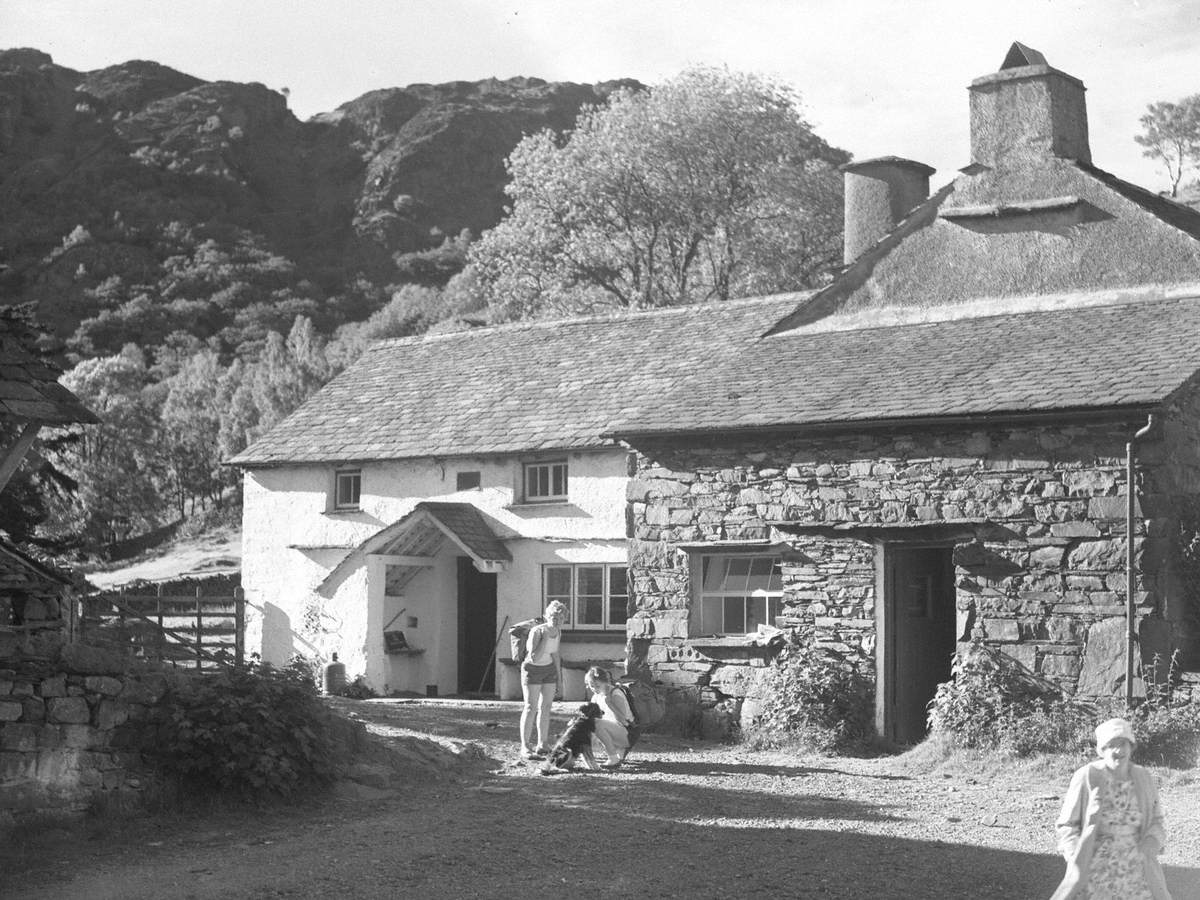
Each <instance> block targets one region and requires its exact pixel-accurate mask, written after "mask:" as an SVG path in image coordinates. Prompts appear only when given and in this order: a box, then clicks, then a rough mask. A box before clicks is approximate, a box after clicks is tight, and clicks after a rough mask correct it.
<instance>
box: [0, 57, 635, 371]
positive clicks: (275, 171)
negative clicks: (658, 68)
mask: <svg viewBox="0 0 1200 900" xmlns="http://www.w3.org/2000/svg"><path fill="white" fill-rule="evenodd" d="M621 86H631V87H636V83H634V82H608V83H604V84H599V85H594V86H593V85H580V84H554V83H547V82H544V81H541V80H538V79H533V78H515V79H510V80H508V81H496V80H489V81H482V82H476V83H468V82H453V83H450V84H440V85H430V84H417V85H410V86H409V87H405V88H387V89H383V90H377V91H372V92H370V93H368V94H365V95H364V96H362V97H359V98H357V99H355V100H351V101H350V102H348V103H345V104H343V105H342V106H340V107H339V108H338V109H336V110H334V111H332V112H329V113H324V114H321V115H317V116H315V117H313V118H312V119H310V120H308V121H306V122H302V121H300V120H298V119H297V118H296V117H295V116H294V115H293V114H292V113H291V111H290V110H289V109H288V105H287V98H286V97H285V96H284V95H283V94H281V93H280V92H277V91H273V90H270V89H268V88H266V87H264V86H263V85H261V84H239V83H234V82H227V81H217V82H204V81H201V80H200V79H197V78H194V77H192V76H190V75H187V74H185V73H182V72H177V71H175V70H173V69H170V68H168V67H166V66H162V65H160V64H158V63H155V62H150V61H141V60H135V61H130V62H126V63H122V64H119V65H114V66H110V67H108V68H105V69H101V70H98V71H94V72H77V71H74V70H72V69H69V68H66V67H64V66H60V65H57V64H55V63H54V61H53V60H52V59H51V57H50V56H48V55H47V54H45V53H42V52H40V51H38V50H31V49H20V50H4V51H0V203H2V204H3V209H4V215H3V217H0V264H3V266H4V267H5V268H0V302H2V303H20V302H26V301H33V302H34V303H36V304H37V307H38V312H39V316H40V317H41V319H42V320H43V321H44V322H45V324H47V325H48V326H50V327H51V328H52V329H53V330H54V331H55V333H56V334H57V335H58V336H59V337H62V338H69V337H71V336H72V335H73V334H76V332H77V329H78V328H79V325H80V323H81V322H85V323H87V324H86V325H85V328H84V329H83V330H82V331H81V332H79V333H78V334H77V335H76V338H77V340H76V345H77V347H79V348H80V349H82V350H83V351H84V352H85V353H87V352H112V351H114V350H116V349H119V348H120V346H121V345H122V343H124V341H125V340H128V339H130V338H132V337H135V336H136V337H137V338H138V340H139V342H142V343H144V345H149V344H153V343H157V342H159V341H161V340H162V339H164V338H165V337H166V336H167V335H168V334H170V333H171V332H172V331H173V330H176V329H178V328H179V327H180V323H181V322H188V323H190V324H189V327H187V329H186V330H188V331H189V332H191V333H192V334H193V335H195V336H196V337H198V338H200V339H201V340H206V339H209V338H216V339H218V340H220V341H221V342H223V343H224V345H225V346H226V347H233V346H237V345H238V344H239V343H240V342H242V341H244V340H247V339H253V338H255V337H258V336H261V335H262V334H263V333H265V332H266V331H267V330H271V329H282V330H284V331H286V329H287V327H288V325H289V324H290V322H291V319H292V318H294V316H295V315H296V314H297V313H305V314H308V315H310V316H311V317H313V318H314V320H315V321H316V323H317V325H318V327H320V328H323V329H332V328H333V327H335V326H336V325H338V324H340V323H341V322H344V321H351V320H355V319H361V318H363V317H365V315H366V314H368V313H369V312H370V311H372V309H373V308H374V307H377V306H378V304H379V303H380V298H381V297H382V296H384V289H385V288H386V287H387V286H390V285H395V284H399V283H405V282H411V281H423V282H425V283H435V284H436V283H439V282H441V281H444V280H445V279H446V278H447V277H449V275H450V274H453V268H454V260H453V258H451V259H450V261H449V264H447V263H446V261H445V260H442V261H441V262H440V264H429V262H428V257H429V252H430V251H433V250H435V249H436V248H437V247H439V245H441V244H442V243H443V241H444V240H445V239H446V238H447V237H454V236H457V235H458V234H459V233H460V232H461V231H463V230H464V229H469V230H470V231H471V232H473V233H475V234H478V233H479V232H480V231H482V230H484V229H486V228H488V227H490V226H492V225H494V224H495V223H496V222H497V221H498V220H499V218H500V215H501V212H502V208H503V203H504V195H503V187H504V184H505V180H506V175H505V170H504V159H505V157H506V156H507V154H508V153H509V151H510V150H511V149H512V148H513V147H514V146H515V145H516V143H517V142H518V141H519V140H520V138H521V137H522V135H524V134H526V133H530V132H533V131H537V130H540V129H542V128H552V129H555V130H563V129H569V128H570V127H571V125H572V123H573V122H574V119H575V117H576V115H577V114H578V112H579V109H580V107H581V106H583V105H585V104H594V103H599V102H602V101H603V100H604V98H605V97H607V96H608V95H609V94H610V93H611V92H612V91H613V90H615V89H617V88H619V87H621Z"/></svg>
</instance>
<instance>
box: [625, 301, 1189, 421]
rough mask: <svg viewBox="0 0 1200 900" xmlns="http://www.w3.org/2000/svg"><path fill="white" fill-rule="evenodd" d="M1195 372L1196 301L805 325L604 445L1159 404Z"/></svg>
mask: <svg viewBox="0 0 1200 900" xmlns="http://www.w3.org/2000/svg"><path fill="white" fill-rule="evenodd" d="M1198 368H1200V297H1197V296H1189V297H1185V298H1176V299H1169V300H1155V301H1138V302H1133V303H1118V304H1108V305H1095V306H1078V307H1072V308H1068V309H1049V310H1036V311H1029V310H1026V311H1021V312H1013V313H1007V314H998V315H989V316H980V317H973V318H963V319H950V320H944V321H935V322H921V323H916V324H902V325H892V326H887V327H862V328H857V329H852V330H846V331H828V330H822V331H813V332H806V331H805V330H804V329H803V328H800V329H796V330H793V331H786V332H779V333H776V334H773V335H770V336H768V337H765V338H763V339H762V340H760V341H757V342H755V343H753V345H752V346H750V347H748V348H747V349H746V350H745V351H744V352H742V353H740V354H738V355H736V356H731V357H728V358H725V359H723V360H722V361H721V362H720V364H718V365H714V366H710V367H705V368H697V369H696V370H695V371H694V372H693V374H692V377H691V378H689V379H687V380H686V381H684V382H683V383H682V384H681V385H680V386H679V387H678V388H677V389H676V391H675V393H674V394H673V395H672V396H668V397H665V398H664V399H663V401H662V402H660V403H658V404H656V405H655V406H654V407H653V408H650V409H647V410H645V411H643V412H639V413H635V414H633V415H629V416H626V417H625V418H624V419H622V420H621V421H620V422H618V423H616V424H615V425H614V426H613V427H612V428H611V429H610V430H609V432H608V434H609V435H611V436H620V437H632V436H635V435H652V434H678V433H685V432H707V431H715V430H730V429H735V430H736V429H760V428H786V427H796V426H799V427H803V426H806V425H807V426H817V425H831V424H839V423H868V422H871V421H878V420H883V421H893V420H904V419H928V418H933V417H954V416H970V415H1003V414H1022V413H1025V414H1027V413H1037V412H1052V411H1056V410H1059V411H1067V410H1100V409H1113V408H1122V407H1139V406H1152V405H1156V404H1159V403H1161V402H1162V401H1163V400H1165V399H1166V398H1167V397H1168V396H1169V395H1170V394H1171V393H1172V392H1173V391H1175V390H1176V389H1178V388H1179V387H1181V386H1182V385H1183V384H1184V382H1186V381H1187V380H1188V379H1189V378H1191V377H1192V376H1193V375H1194V374H1195V373H1196V371H1197V369H1198ZM764 373H769V376H768V377H764Z"/></svg>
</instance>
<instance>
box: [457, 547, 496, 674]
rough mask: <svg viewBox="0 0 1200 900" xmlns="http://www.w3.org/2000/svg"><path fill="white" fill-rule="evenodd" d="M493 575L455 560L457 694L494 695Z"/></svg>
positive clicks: (462, 558) (466, 560)
mask: <svg viewBox="0 0 1200 900" xmlns="http://www.w3.org/2000/svg"><path fill="white" fill-rule="evenodd" d="M495 629H496V575H495V573H494V572H480V571H479V570H478V569H476V568H475V566H474V564H473V563H472V562H471V560H470V558H469V557H466V556H460V557H459V558H458V693H459V694H487V695H492V694H495V693H496V670H495V666H493V665H492V662H493V661H494V660H493V657H492V651H493V650H494V649H495V646H496V635H495Z"/></svg>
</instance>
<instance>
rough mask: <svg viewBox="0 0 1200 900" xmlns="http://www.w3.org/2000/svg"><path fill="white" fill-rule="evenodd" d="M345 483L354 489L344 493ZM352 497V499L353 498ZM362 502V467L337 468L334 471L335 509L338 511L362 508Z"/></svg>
mask: <svg viewBox="0 0 1200 900" xmlns="http://www.w3.org/2000/svg"><path fill="white" fill-rule="evenodd" d="M343 484H349V485H352V486H353V487H352V489H351V490H349V491H348V492H346V493H343V490H342V486H343ZM351 497H352V499H351ZM361 503H362V469H337V470H336V471H334V473H333V504H332V506H333V509H334V510H336V511H339V512H340V511H344V510H352V509H360V508H361Z"/></svg>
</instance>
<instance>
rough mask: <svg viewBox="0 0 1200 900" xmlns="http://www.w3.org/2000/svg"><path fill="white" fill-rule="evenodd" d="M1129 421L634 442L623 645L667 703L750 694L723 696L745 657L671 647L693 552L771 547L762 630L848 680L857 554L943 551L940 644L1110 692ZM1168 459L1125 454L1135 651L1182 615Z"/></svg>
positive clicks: (866, 606)
mask: <svg viewBox="0 0 1200 900" xmlns="http://www.w3.org/2000/svg"><path fill="white" fill-rule="evenodd" d="M1177 412H1178V411H1177ZM1187 423H1192V424H1194V418H1193V419H1185V425H1187ZM1143 424H1145V420H1144V419H1142V420H1140V421H1128V422H1118V423H1097V424H1061V425H1051V426H1036V427H1032V426H1031V427H996V428H988V429H951V428H947V429H939V430H920V431H918V430H913V431H907V432H887V433H858V434H846V435H830V436H819V437H796V436H781V435H776V436H766V437H761V436H760V437H755V438H753V439H749V438H747V439H743V440H740V441H735V440H713V441H710V442H705V443H701V442H694V443H689V444H687V445H686V446H683V445H681V444H679V443H674V442H667V441H656V442H655V441H647V442H639V443H638V445H637V447H636V449H637V450H638V451H639V460H638V468H637V473H636V476H635V477H634V478H633V479H632V481H631V482H630V485H629V493H628V500H629V516H630V574H631V578H632V586H633V592H634V594H635V598H636V606H637V612H636V614H635V615H634V616H633V617H632V618H631V620H630V622H629V625H628V631H629V635H630V637H631V638H633V639H650V640H651V644H650V647H649V650H648V652H647V661H648V663H649V664H650V665H651V666H652V667H653V669H654V671H655V675H656V677H657V678H658V679H659V680H661V681H663V682H665V683H667V684H670V685H673V686H675V688H676V691H677V695H679V696H678V697H677V699H680V698H681V699H687V700H692V701H698V702H700V703H701V705H702V706H711V705H712V704H714V703H716V702H718V701H720V699H721V698H722V696H724V695H729V694H731V693H732V694H734V695H735V696H750V697H753V690H747V691H745V692H742V691H741V690H740V689H737V688H736V687H735V688H734V689H733V690H731V689H730V685H734V686H736V685H739V684H754V683H756V681H755V679H750V678H744V677H741V676H736V675H732V674H728V673H726V672H724V671H723V669H726V668H728V667H729V666H731V665H747V666H748V665H749V660H744V661H737V660H730V659H718V658H715V657H714V656H713V654H712V653H711V652H708V651H705V650H704V649H703V648H699V649H698V648H697V642H690V641H689V640H688V622H689V612H690V608H691V604H692V596H691V573H690V570H689V568H690V566H691V565H692V562H693V560H694V559H695V558H696V554H697V553H699V552H701V551H703V550H704V549H705V548H706V545H709V544H711V545H712V546H713V550H714V552H717V551H719V552H728V551H729V550H730V549H731V548H737V547H739V546H743V545H740V544H739V542H753V541H770V542H772V543H775V542H778V543H779V544H780V545H782V546H783V547H784V548H785V549H784V552H783V560H782V561H783V566H782V571H783V584H784V605H785V615H784V617H783V622H782V624H785V625H789V626H808V627H811V628H812V629H813V630H814V633H815V639H816V640H817V641H819V642H821V643H824V644H826V645H829V646H832V647H835V648H837V649H839V650H841V651H842V652H850V653H854V654H859V655H860V656H861V657H862V660H863V663H864V664H868V660H869V659H870V658H872V657H873V655H874V641H875V614H876V609H875V607H876V603H877V602H878V601H879V598H878V597H877V596H876V583H875V552H876V550H875V542H876V541H878V540H886V539H888V538H889V537H890V538H891V539H896V538H897V536H898V535H903V536H906V537H909V538H910V539H920V538H921V537H922V536H923V535H924V536H930V535H934V534H935V533H936V534H940V535H953V537H952V541H953V543H954V563H955V574H956V601H957V612H958V629H959V633H958V639H959V640H960V641H967V640H972V639H973V640H979V641H983V642H985V643H987V644H990V645H994V646H997V647H999V648H1001V649H1002V650H1004V651H1005V652H1006V653H1008V654H1009V655H1011V656H1013V657H1014V658H1016V659H1018V660H1019V661H1020V662H1022V663H1023V664H1025V665H1026V666H1027V667H1029V668H1030V669H1031V670H1033V671H1035V672H1038V673H1040V674H1042V675H1044V676H1046V677H1048V678H1051V679H1053V680H1054V681H1056V682H1058V683H1059V684H1060V685H1062V686H1063V687H1064V688H1066V689H1067V690H1068V691H1075V690H1077V689H1078V690H1079V691H1081V692H1085V693H1089V694H1104V693H1111V692H1112V690H1113V688H1114V679H1116V678H1118V677H1121V676H1123V672H1124V669H1123V662H1122V660H1123V653H1124V644H1123V635H1124V613H1125V578H1126V575H1125V554H1126V539H1127V535H1126V533H1125V530H1126V524H1125V516H1126V496H1125V487H1126V486H1125V470H1124V457H1125V442H1126V441H1127V440H1128V439H1129V437H1130V435H1132V434H1133V432H1134V431H1136V430H1137V429H1138V428H1139V427H1140V426H1141V425H1143ZM1180 427H1182V428H1183V430H1185V431H1187V430H1188V429H1187V427H1184V426H1177V428H1176V430H1179V428H1180ZM1189 433H1190V432H1189ZM1197 437H1198V438H1200V435H1198V436H1197ZM1198 445H1200V441H1198ZM1194 452H1195V451H1193V454H1194ZM1177 456H1178V454H1175V453H1173V451H1172V450H1171V442H1170V441H1163V440H1162V439H1161V437H1160V438H1159V439H1158V440H1154V441H1149V442H1147V443H1146V444H1145V445H1144V446H1143V447H1142V448H1141V449H1140V450H1139V463H1140V466H1139V478H1140V481H1141V484H1140V485H1139V502H1138V508H1137V515H1136V518H1135V529H1134V532H1135V533H1134V535H1133V540H1134V550H1135V554H1136V560H1137V565H1138V568H1139V570H1140V574H1139V576H1138V578H1137V584H1136V592H1137V593H1136V604H1137V612H1138V616H1139V619H1140V622H1141V627H1142V628H1143V632H1144V635H1146V636H1147V637H1148V641H1147V643H1148V644H1154V642H1155V641H1157V644H1156V645H1155V646H1154V648H1153V649H1165V650H1169V649H1170V642H1171V640H1173V638H1172V634H1174V632H1171V631H1170V629H1167V630H1166V631H1165V632H1164V630H1163V629H1162V628H1160V627H1158V625H1159V624H1161V622H1162V621H1163V620H1162V613H1163V611H1164V609H1165V608H1166V607H1167V606H1168V605H1172V604H1173V605H1175V606H1179V605H1181V604H1182V605H1189V604H1190V605H1192V606H1194V603H1193V601H1191V599H1190V598H1185V597H1181V596H1180V591H1181V587H1180V579H1179V577H1178V573H1177V572H1176V571H1175V569H1177V566H1175V565H1174V563H1173V560H1174V558H1175V555H1176V554H1175V553H1174V549H1173V548H1174V545H1175V543H1176V537H1177V534H1176V533H1177V531H1178V521H1177V518H1178V517H1177V515H1176V509H1177V505H1178V503H1177V501H1178V496H1179V494H1180V493H1181V492H1182V491H1185V490H1189V489H1190V490H1191V491H1193V492H1194V491H1196V490H1197V485H1198V484H1200V476H1198V473H1200V466H1195V465H1194V464H1191V463H1189V464H1187V465H1185V464H1184V463H1182V462H1180V461H1179V460H1178V459H1177V458H1176V457H1177ZM1168 463H1170V465H1168ZM744 546H747V547H749V546H751V545H749V544H746V545H744ZM760 552H761V551H760ZM714 685H715V686H717V687H718V690H717V691H715V692H714V691H712V687H713V686H714ZM722 685H724V687H722Z"/></svg>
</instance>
